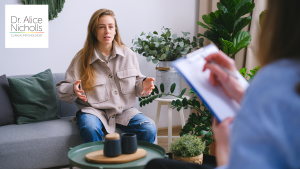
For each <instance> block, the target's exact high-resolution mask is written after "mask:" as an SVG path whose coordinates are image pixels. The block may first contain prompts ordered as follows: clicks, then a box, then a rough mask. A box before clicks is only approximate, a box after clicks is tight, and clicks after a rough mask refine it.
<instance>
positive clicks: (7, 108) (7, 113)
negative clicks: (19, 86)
mask: <svg viewBox="0 0 300 169" xmlns="http://www.w3.org/2000/svg"><path fill="white" fill-rule="evenodd" d="M0 107H1V111H0V126H4V125H8V124H13V123H14V113H13V109H12V107H11V103H10V100H9V86H8V81H7V78H6V75H2V76H0Z"/></svg>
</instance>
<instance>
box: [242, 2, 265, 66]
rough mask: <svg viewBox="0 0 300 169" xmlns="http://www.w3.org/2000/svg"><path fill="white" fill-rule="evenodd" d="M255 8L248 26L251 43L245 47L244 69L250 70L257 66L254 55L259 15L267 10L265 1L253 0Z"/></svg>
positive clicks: (258, 28)
mask: <svg viewBox="0 0 300 169" xmlns="http://www.w3.org/2000/svg"><path fill="white" fill-rule="evenodd" d="M254 2H255V8H254V9H253V12H252V21H251V25H250V35H252V41H251V43H250V45H249V46H248V47H247V52H246V60H245V67H246V68H247V69H248V70H251V69H253V68H255V67H256V66H258V62H257V60H256V54H257V52H258V39H259V35H260V31H261V28H260V25H259V15H260V13H261V12H262V11H264V10H266V9H267V0H254Z"/></svg>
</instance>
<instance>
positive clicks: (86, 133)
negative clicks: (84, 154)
mask: <svg viewBox="0 0 300 169" xmlns="http://www.w3.org/2000/svg"><path fill="white" fill-rule="evenodd" d="M77 120H78V126H79V130H80V135H81V136H82V137H83V139H84V140H85V139H87V140H93V141H99V140H103V132H102V128H103V124H102V122H101V121H100V120H99V119H98V118H97V117H96V116H94V115H92V114H87V113H82V114H79V115H78V116H77Z"/></svg>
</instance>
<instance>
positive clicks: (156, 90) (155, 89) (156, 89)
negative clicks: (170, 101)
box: [154, 85, 159, 94]
mask: <svg viewBox="0 0 300 169" xmlns="http://www.w3.org/2000/svg"><path fill="white" fill-rule="evenodd" d="M154 87H155V88H154V92H155V93H156V94H158V93H159V91H158V88H157V86H156V85H154Z"/></svg>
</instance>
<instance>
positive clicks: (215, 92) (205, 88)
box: [172, 45, 249, 122]
mask: <svg viewBox="0 0 300 169" xmlns="http://www.w3.org/2000/svg"><path fill="white" fill-rule="evenodd" d="M213 48H215V49H217V48H216V47H215V46H212V45H208V46H206V47H204V48H202V49H200V50H199V51H195V52H193V53H191V54H190V55H189V56H188V58H181V59H177V60H176V61H174V62H172V65H173V66H174V67H175V68H176V69H177V70H178V71H179V73H180V74H181V75H182V77H183V78H184V79H185V80H186V81H187V83H188V84H189V85H190V86H191V87H192V88H193V89H194V91H195V92H196V93H197V95H198V96H199V97H200V98H201V99H202V100H203V101H204V102H205V103H206V105H207V106H208V107H209V109H210V110H211V112H212V114H213V115H214V116H215V117H216V119H217V120H218V121H219V122H220V121H223V120H224V119H225V118H227V117H234V116H235V115H236V113H237V112H238V110H239V109H240V105H239V104H238V103H237V102H236V101H235V100H233V99H231V98H229V97H228V96H227V95H226V94H225V93H224V91H223V90H222V88H221V87H220V86H213V85H212V84H211V83H210V82H209V74H210V70H206V71H205V72H203V71H202V69H203V66H204V64H205V63H206V61H205V60H204V57H206V56H208V55H209V54H212V53H215V52H217V51H218V49H217V50H215V49H213ZM203 49H204V51H203ZM205 49H208V50H205ZM201 50H202V51H201ZM203 55H205V56H203ZM236 75H237V76H238V78H239V82H240V83H241V85H242V86H243V87H244V88H247V87H248V85H249V84H248V82H247V81H246V80H245V79H244V77H243V76H242V75H241V74H240V73H239V72H238V71H237V72H236Z"/></svg>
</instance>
